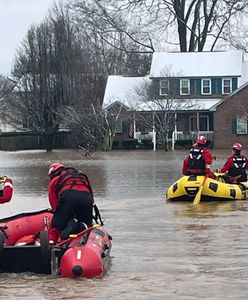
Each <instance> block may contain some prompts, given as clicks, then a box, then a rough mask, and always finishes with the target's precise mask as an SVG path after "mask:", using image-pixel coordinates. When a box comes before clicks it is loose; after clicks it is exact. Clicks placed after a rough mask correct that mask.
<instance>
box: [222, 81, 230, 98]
mask: <svg viewBox="0 0 248 300" xmlns="http://www.w3.org/2000/svg"><path fill="white" fill-rule="evenodd" d="M231 92H232V80H231V79H230V78H225V79H222V94H230V93H231Z"/></svg>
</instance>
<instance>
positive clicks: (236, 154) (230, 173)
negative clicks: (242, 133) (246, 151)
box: [220, 143, 248, 183]
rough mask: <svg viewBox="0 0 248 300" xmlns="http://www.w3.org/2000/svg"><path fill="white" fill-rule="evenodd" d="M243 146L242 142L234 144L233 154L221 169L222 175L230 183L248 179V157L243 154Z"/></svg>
mask: <svg viewBox="0 0 248 300" xmlns="http://www.w3.org/2000/svg"><path fill="white" fill-rule="evenodd" d="M242 150H243V147H242V145H241V144H240V143H235V144H234V145H233V146H232V153H233V154H232V155H231V156H229V157H228V158H227V160H226V162H225V164H224V166H223V167H222V168H221V169H220V172H221V173H225V175H224V176H222V177H223V178H224V179H225V181H226V182H228V183H240V182H243V181H247V174H246V170H247V169H248V159H247V157H246V156H244V155H241V151H242Z"/></svg>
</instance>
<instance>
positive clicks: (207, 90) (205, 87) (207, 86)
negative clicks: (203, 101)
mask: <svg viewBox="0 0 248 300" xmlns="http://www.w3.org/2000/svg"><path fill="white" fill-rule="evenodd" d="M201 93H202V95H210V94H211V80H210V79H202V85H201Z"/></svg>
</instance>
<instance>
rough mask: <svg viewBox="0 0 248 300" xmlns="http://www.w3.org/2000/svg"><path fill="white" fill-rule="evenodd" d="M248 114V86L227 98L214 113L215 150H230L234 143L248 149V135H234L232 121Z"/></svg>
mask: <svg viewBox="0 0 248 300" xmlns="http://www.w3.org/2000/svg"><path fill="white" fill-rule="evenodd" d="M245 112H246V113H248V85H246V86H244V88H243V89H240V90H239V91H238V92H236V93H235V94H233V95H232V96H230V97H227V98H226V99H225V100H224V102H223V103H222V104H220V105H219V106H218V107H217V110H216V112H214V148H220V149H230V148H231V147H232V145H233V144H234V143H241V144H242V145H243V147H244V148H248V135H247V134H239V135H237V134H235V133H233V132H232V131H233V129H232V127H233V125H232V119H233V117H235V116H242V115H244V113H245Z"/></svg>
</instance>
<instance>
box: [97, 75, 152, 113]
mask: <svg viewBox="0 0 248 300" xmlns="http://www.w3.org/2000/svg"><path fill="white" fill-rule="evenodd" d="M147 81H148V82H149V81H150V79H149V78H148V77H124V76H118V75H117V76H116V75H111V76H108V80H107V84H106V88H105V93H104V98H103V108H106V107H108V106H110V105H112V104H113V103H114V102H117V101H118V102H121V103H122V104H123V105H125V106H127V107H130V106H131V104H132V103H133V101H134V100H137V98H138V95H137V93H136V92H135V89H136V88H139V87H141V86H142V85H143V84H145V82H147Z"/></svg>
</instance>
